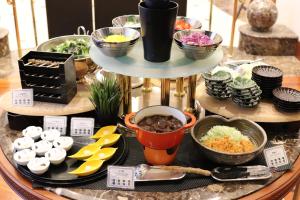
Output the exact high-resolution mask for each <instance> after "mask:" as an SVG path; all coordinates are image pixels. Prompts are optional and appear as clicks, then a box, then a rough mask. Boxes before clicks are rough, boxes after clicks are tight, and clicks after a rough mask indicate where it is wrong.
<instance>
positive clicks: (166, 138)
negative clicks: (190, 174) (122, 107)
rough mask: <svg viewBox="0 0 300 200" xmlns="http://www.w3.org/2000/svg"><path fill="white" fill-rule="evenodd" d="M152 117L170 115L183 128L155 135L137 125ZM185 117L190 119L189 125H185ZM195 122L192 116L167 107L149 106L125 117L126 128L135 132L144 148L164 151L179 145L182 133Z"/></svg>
mask: <svg viewBox="0 0 300 200" xmlns="http://www.w3.org/2000/svg"><path fill="white" fill-rule="evenodd" d="M153 115H172V116H173V117H175V118H177V119H178V120H180V121H181V122H182V124H183V126H182V127H181V128H179V129H177V130H175V131H172V132H165V133H155V132H151V131H147V130H144V129H142V128H140V127H139V126H138V125H137V124H138V122H139V121H141V120H142V119H143V118H145V117H147V116H153ZM186 116H189V117H190V118H191V122H190V123H187V119H186ZM131 120H132V121H134V123H132V122H131ZM195 122H196V118H195V116H194V115H192V114H190V113H188V112H185V113H183V112H182V111H180V110H178V109H176V108H173V107H169V106H149V107H146V108H144V109H142V110H140V111H138V112H137V113H130V114H128V115H126V117H125V124H126V126H128V127H129V128H131V129H133V130H135V132H136V138H137V140H138V141H139V142H140V143H141V144H142V145H144V146H145V147H148V148H150V149H156V150H166V149H169V148H172V147H174V146H177V145H178V144H180V142H181V140H182V138H183V136H184V131H185V130H186V129H188V128H191V127H192V126H193V125H194V124H195Z"/></svg>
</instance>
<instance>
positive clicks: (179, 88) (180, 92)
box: [174, 77, 185, 97]
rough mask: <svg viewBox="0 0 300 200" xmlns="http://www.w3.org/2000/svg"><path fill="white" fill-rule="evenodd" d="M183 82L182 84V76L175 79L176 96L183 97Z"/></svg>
mask: <svg viewBox="0 0 300 200" xmlns="http://www.w3.org/2000/svg"><path fill="white" fill-rule="evenodd" d="M183 84H184V78H183V77H180V78H177V79H176V92H175V94H174V95H175V96H176V97H183V96H184V95H185V92H184V87H183Z"/></svg>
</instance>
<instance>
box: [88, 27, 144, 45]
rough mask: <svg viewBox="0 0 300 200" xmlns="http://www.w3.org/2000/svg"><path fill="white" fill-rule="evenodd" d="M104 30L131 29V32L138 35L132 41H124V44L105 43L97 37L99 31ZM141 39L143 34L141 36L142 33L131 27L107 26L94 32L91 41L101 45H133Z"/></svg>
mask: <svg viewBox="0 0 300 200" xmlns="http://www.w3.org/2000/svg"><path fill="white" fill-rule="evenodd" d="M103 29H124V30H125V29H129V30H130V31H133V32H135V33H136V34H137V35H136V36H135V37H134V38H132V39H130V40H128V41H124V42H105V41H102V40H100V39H98V38H97V37H96V35H95V34H96V32H98V31H99V30H103ZM140 37H141V34H140V32H139V31H137V30H136V29H134V28H129V27H120V26H107V27H102V28H99V29H96V30H94V31H93V32H92V33H91V39H92V40H93V42H94V43H97V42H99V43H101V44H126V43H132V42H134V41H136V40H138V39H139V38H140Z"/></svg>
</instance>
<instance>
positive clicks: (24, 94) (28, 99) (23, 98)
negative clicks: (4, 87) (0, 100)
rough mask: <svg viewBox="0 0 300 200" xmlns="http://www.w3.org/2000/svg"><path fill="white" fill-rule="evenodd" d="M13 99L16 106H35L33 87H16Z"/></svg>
mask: <svg viewBox="0 0 300 200" xmlns="http://www.w3.org/2000/svg"><path fill="white" fill-rule="evenodd" d="M11 99H12V105H14V106H28V107H29V106H33V89H15V90H13V91H12V98H11Z"/></svg>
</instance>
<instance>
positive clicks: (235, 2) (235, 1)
mask: <svg viewBox="0 0 300 200" xmlns="http://www.w3.org/2000/svg"><path fill="white" fill-rule="evenodd" d="M237 8H238V0H234V6H233V16H232V25H231V36H230V45H229V54H230V55H232V54H233V43H234V33H235V24H236V20H237Z"/></svg>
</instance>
